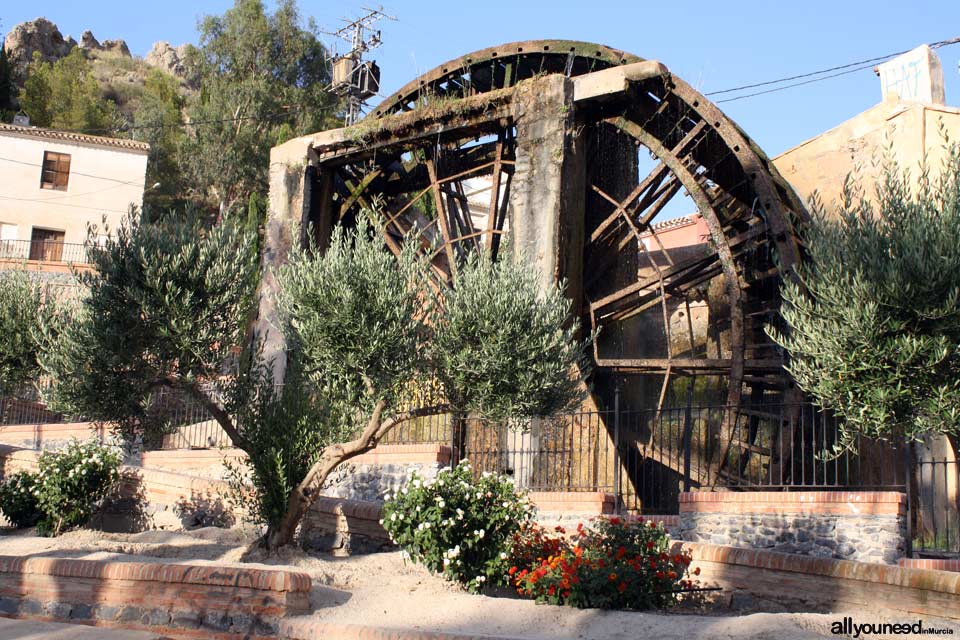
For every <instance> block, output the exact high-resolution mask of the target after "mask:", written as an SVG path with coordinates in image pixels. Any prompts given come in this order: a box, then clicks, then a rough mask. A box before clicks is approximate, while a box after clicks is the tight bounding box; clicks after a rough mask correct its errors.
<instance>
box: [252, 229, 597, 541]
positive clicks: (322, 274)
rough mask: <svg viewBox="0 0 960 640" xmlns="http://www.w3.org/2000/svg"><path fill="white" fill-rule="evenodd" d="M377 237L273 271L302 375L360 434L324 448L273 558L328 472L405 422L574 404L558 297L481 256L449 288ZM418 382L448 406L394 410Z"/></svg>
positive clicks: (423, 264) (299, 255)
mask: <svg viewBox="0 0 960 640" xmlns="http://www.w3.org/2000/svg"><path fill="white" fill-rule="evenodd" d="M374 231H375V230H374V229H373V228H372V227H371V225H370V224H369V223H367V222H366V221H365V220H361V222H360V224H359V225H358V226H357V228H356V229H355V230H354V231H348V230H346V229H343V228H338V229H336V230H335V231H334V234H333V238H332V241H331V243H330V246H329V248H328V249H327V251H326V252H325V253H324V254H323V255H316V253H315V251H313V250H312V249H310V248H308V249H304V250H299V251H298V250H295V251H293V252H292V254H291V256H290V259H289V261H288V263H287V264H286V265H285V266H283V267H282V268H281V269H280V272H279V282H280V289H281V292H282V293H281V295H280V298H279V301H278V302H279V307H280V310H281V313H282V315H283V317H284V319H285V328H286V331H287V335H288V339H289V341H290V343H291V344H293V345H295V348H296V349H298V350H299V353H300V358H301V366H302V367H303V371H304V374H305V375H306V376H308V377H309V378H310V379H311V380H312V381H313V382H314V383H315V384H316V385H317V386H318V388H320V389H322V393H323V395H324V396H325V397H326V398H327V400H328V401H329V402H331V403H333V404H337V405H340V406H343V407H346V408H347V412H348V413H351V412H352V415H353V416H354V420H355V424H357V425H358V428H357V432H356V436H355V437H354V438H353V439H352V440H349V441H347V442H341V443H337V444H333V445H330V446H328V447H327V448H326V449H324V451H323V452H322V454H321V455H320V456H319V457H318V458H317V460H316V462H314V464H313V465H312V466H311V467H310V469H309V471H308V472H307V474H306V475H305V476H304V478H303V480H302V481H301V482H300V483H299V484H298V485H297V487H296V488H295V489H294V490H293V491H292V492H291V494H290V496H289V502H288V505H287V510H286V513H285V514H284V516H283V518H282V519H281V520H280V521H279V522H278V523H277V524H276V525H275V526H271V527H270V530H269V532H268V535H267V544H268V546H270V547H276V546H279V545H282V544H285V543H287V542H289V541H290V540H291V539H292V536H293V534H294V531H295V528H296V526H297V524H298V523H299V521H300V520H301V518H302V517H303V515H304V514H305V513H306V511H307V509H309V507H310V505H311V504H312V503H313V502H314V501H315V500H316V498H317V497H318V495H319V493H320V488H321V486H322V485H323V482H324V480H325V479H326V478H327V476H329V474H330V473H331V472H332V471H333V470H334V469H336V468H337V467H338V466H339V465H341V464H342V463H344V462H345V461H347V460H349V459H351V458H353V457H355V456H357V455H360V454H362V453H364V452H365V451H369V450H371V449H373V448H374V447H375V446H376V445H377V442H378V441H379V440H380V439H381V438H382V437H383V436H384V435H385V434H387V433H388V432H389V431H390V429H392V428H394V427H395V426H396V425H398V424H400V423H402V422H404V421H407V420H411V419H414V418H417V417H420V416H425V415H436V414H441V413H446V412H450V411H454V412H458V413H459V412H475V413H478V414H480V415H484V416H490V417H507V416H517V417H522V416H535V415H550V414H554V413H556V412H559V411H562V410H564V409H566V408H569V407H571V406H572V405H573V404H574V403H576V402H577V401H578V400H579V399H580V389H581V381H580V380H578V379H577V377H576V375H575V374H574V373H573V372H574V371H575V369H576V368H575V365H576V364H577V363H578V361H580V360H582V359H583V354H584V345H583V344H582V343H580V342H578V341H577V339H576V331H577V329H576V325H575V323H574V321H573V319H572V318H571V316H570V303H569V301H568V300H567V299H566V298H565V297H564V296H563V294H562V292H561V290H560V289H559V287H551V288H549V289H547V290H543V288H542V287H541V286H540V285H539V284H538V279H537V277H536V274H535V273H534V272H532V271H531V270H529V269H528V268H525V267H524V266H522V265H521V264H520V262H519V261H512V260H510V259H509V258H506V259H502V260H501V261H499V262H497V263H495V264H491V263H490V261H489V260H488V259H487V258H486V257H483V256H475V257H473V258H471V259H469V260H467V261H466V262H465V263H464V264H462V265H460V267H459V268H458V271H457V273H458V275H457V277H456V279H455V281H454V283H453V286H452V287H449V286H446V285H445V284H442V283H439V282H437V281H435V280H433V279H432V278H433V276H432V271H431V269H430V265H429V263H428V262H427V261H426V260H425V259H424V258H422V257H419V256H418V255H417V254H416V253H415V249H414V247H415V246H416V244H417V243H414V242H410V243H406V244H405V248H404V249H403V250H402V252H401V253H400V255H399V256H396V257H395V256H394V255H393V254H391V253H388V252H387V251H385V250H384V247H383V241H382V239H381V236H380V234H378V233H375V232H374ZM425 379H426V380H437V381H439V382H441V383H442V385H443V389H444V393H445V396H446V402H445V403H443V404H438V405H434V406H426V407H417V408H414V409H406V408H403V407H402V406H401V405H400V399H401V398H402V393H403V390H404V389H406V388H408V387H409V386H410V385H411V384H414V383H416V382H417V381H418V380H419V381H423V380H425Z"/></svg>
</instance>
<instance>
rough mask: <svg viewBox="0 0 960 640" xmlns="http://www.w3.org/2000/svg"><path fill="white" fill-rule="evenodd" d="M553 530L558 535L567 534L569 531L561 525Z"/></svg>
mask: <svg viewBox="0 0 960 640" xmlns="http://www.w3.org/2000/svg"><path fill="white" fill-rule="evenodd" d="M553 530H554V531H556V532H557V533H566V532H567V530H566V529H564V528H563V527H561V526H560V525H557V526H556V527H554V528H553Z"/></svg>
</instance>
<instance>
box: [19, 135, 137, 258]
mask: <svg viewBox="0 0 960 640" xmlns="http://www.w3.org/2000/svg"><path fill="white" fill-rule="evenodd" d="M148 152H149V145H147V144H146V143H143V142H136V141H133V140H124V139H119V138H104V137H100V136H90V135H84V134H79V133H73V132H67V131H55V130H51V129H41V128H37V127H22V126H16V125H8V124H0V169H2V170H0V260H5V261H9V260H18V261H23V260H28V261H29V262H31V263H35V262H39V263H67V262H74V263H83V262H86V252H85V251H84V248H83V243H84V241H85V240H86V238H87V227H88V225H95V226H96V227H97V235H100V236H103V235H106V234H107V233H108V229H116V228H117V227H118V226H119V225H120V223H121V222H122V221H123V219H124V218H125V217H126V215H127V212H128V210H129V209H130V207H131V205H133V206H136V207H140V206H141V205H142V202H143V191H144V180H145V176H146V168H147V155H148ZM104 222H105V224H104Z"/></svg>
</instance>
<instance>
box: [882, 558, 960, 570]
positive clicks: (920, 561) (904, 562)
mask: <svg viewBox="0 0 960 640" xmlns="http://www.w3.org/2000/svg"><path fill="white" fill-rule="evenodd" d="M897 564H898V565H899V566H901V567H907V568H908V569H934V570H936V571H960V558H900V559H899V560H898V561H897Z"/></svg>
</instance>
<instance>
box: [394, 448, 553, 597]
mask: <svg viewBox="0 0 960 640" xmlns="http://www.w3.org/2000/svg"><path fill="white" fill-rule="evenodd" d="M386 498H387V499H386V502H385V504H384V505H383V512H382V513H383V519H382V520H381V521H380V523H381V524H382V525H383V528H384V529H386V530H387V533H389V534H390V539H391V540H393V542H394V544H397V545H398V546H400V548H402V549H403V550H404V551H406V552H407V553H408V554H409V555H410V558H411V559H412V560H413V561H414V562H418V563H420V564H422V565H424V566H425V567H427V568H428V569H429V570H430V571H433V572H434V573H438V574H440V575H442V576H443V577H445V578H447V579H448V580H452V581H455V582H459V583H460V584H462V585H464V586H466V587H467V588H468V589H469V590H471V591H479V590H480V588H481V587H483V586H486V585H502V584H505V580H504V576H506V575H507V567H508V565H507V563H508V559H509V557H510V545H511V544H512V542H513V534H514V533H516V532H517V531H519V530H520V527H521V526H523V525H524V524H525V523H528V522H530V521H531V520H532V519H533V515H534V511H535V510H534V507H533V506H532V505H531V504H530V502H529V500H528V499H527V497H526V495H524V494H522V493H519V492H518V491H517V490H516V489H515V488H514V486H513V483H512V482H510V480H508V479H507V478H505V477H502V476H497V475H493V474H490V473H484V474H483V475H482V476H481V477H480V478H475V477H474V475H473V472H472V470H471V469H470V465H469V464H468V463H467V462H466V461H464V462H462V463H460V464H459V465H458V466H457V467H455V468H454V469H443V470H441V471H440V473H439V474H438V475H437V477H436V478H435V479H433V480H425V479H423V478H422V477H420V476H419V475H417V474H416V473H414V474H413V475H412V476H411V477H410V480H409V481H408V482H407V484H406V485H404V486H403V487H401V488H400V489H399V490H398V491H397V492H396V494H387V496H386Z"/></svg>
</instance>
